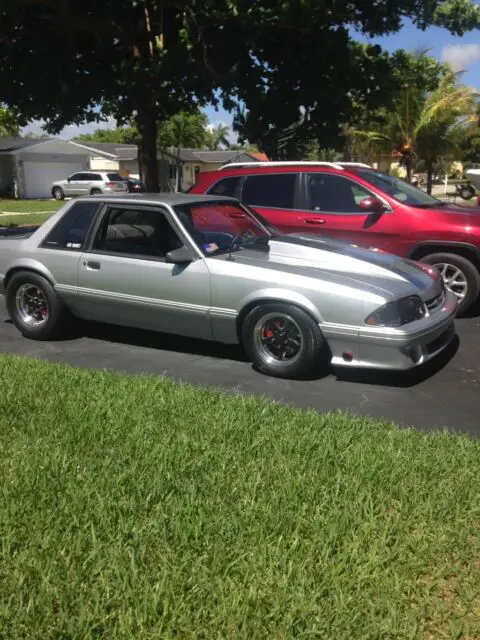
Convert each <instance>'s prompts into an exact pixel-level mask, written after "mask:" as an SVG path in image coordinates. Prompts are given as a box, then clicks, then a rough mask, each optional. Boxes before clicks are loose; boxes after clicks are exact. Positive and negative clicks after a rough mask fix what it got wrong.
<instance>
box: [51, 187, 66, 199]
mask: <svg viewBox="0 0 480 640" xmlns="http://www.w3.org/2000/svg"><path fill="white" fill-rule="evenodd" d="M56 193H59V194H60V197H59V198H57V197H56V195H55V194H56ZM52 195H53V198H54V200H58V201H60V200H64V199H65V194H64V193H63V189H61V188H60V187H55V189H54V190H53V191H52Z"/></svg>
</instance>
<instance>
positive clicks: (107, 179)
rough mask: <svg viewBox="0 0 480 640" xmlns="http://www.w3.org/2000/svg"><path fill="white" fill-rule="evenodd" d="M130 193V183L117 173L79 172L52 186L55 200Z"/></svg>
mask: <svg viewBox="0 0 480 640" xmlns="http://www.w3.org/2000/svg"><path fill="white" fill-rule="evenodd" d="M127 192H128V183H127V181H126V180H125V178H123V177H122V176H121V175H120V174H119V173H116V172H115V171H79V172H77V173H74V174H72V175H71V176H69V177H68V178H65V180H58V181H57V182H54V183H53V185H52V196H53V197H54V198H55V200H64V198H69V197H72V196H94V195H100V194H102V193H106V194H108V193H110V194H121V193H127Z"/></svg>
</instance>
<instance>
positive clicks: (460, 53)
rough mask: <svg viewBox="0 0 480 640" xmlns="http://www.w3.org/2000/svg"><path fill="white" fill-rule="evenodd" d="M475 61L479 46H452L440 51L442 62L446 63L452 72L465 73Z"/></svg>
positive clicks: (479, 53)
mask: <svg viewBox="0 0 480 640" xmlns="http://www.w3.org/2000/svg"><path fill="white" fill-rule="evenodd" d="M477 60H480V44H454V45H448V46H447V47H444V48H443V49H442V62H447V63H448V64H449V65H450V66H451V68H452V69H453V71H466V70H467V69H468V68H469V67H470V65H471V64H472V62H476V61H477Z"/></svg>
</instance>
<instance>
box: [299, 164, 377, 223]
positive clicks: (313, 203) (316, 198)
mask: <svg viewBox="0 0 480 640" xmlns="http://www.w3.org/2000/svg"><path fill="white" fill-rule="evenodd" d="M307 197H308V203H309V209H311V210H312V211H319V212H320V211H323V212H325V213H327V212H328V213H362V214H365V211H364V210H363V209H361V208H360V204H359V203H360V202H361V201H362V200H365V198H371V197H372V193H371V192H370V191H368V190H367V189H365V188H364V187H363V186H362V185H360V184H357V183H356V182H353V181H352V180H349V179H348V178H344V177H343V176H339V175H336V174H333V173H320V172H319V173H310V174H308V175H307Z"/></svg>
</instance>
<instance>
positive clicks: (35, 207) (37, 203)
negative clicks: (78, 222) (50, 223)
mask: <svg viewBox="0 0 480 640" xmlns="http://www.w3.org/2000/svg"><path fill="white" fill-rule="evenodd" d="M63 204H64V203H63V202H57V201H56V200H5V199H0V214H1V213H4V212H7V213H38V212H42V213H43V212H45V211H50V212H53V211H58V209H60V207H61V206H62V205H63Z"/></svg>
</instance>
